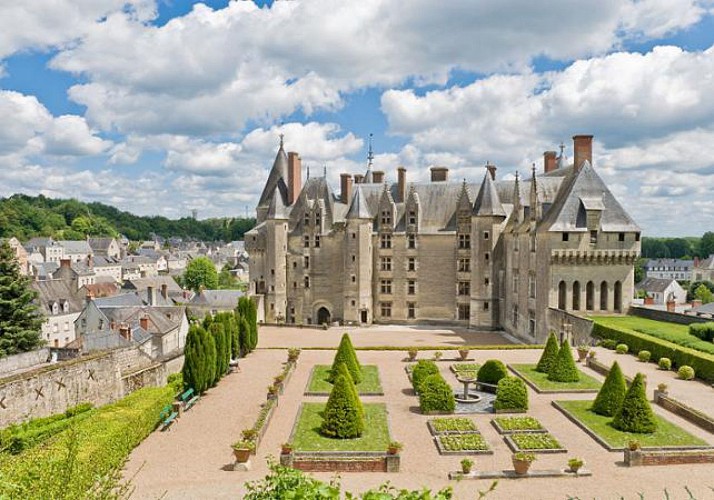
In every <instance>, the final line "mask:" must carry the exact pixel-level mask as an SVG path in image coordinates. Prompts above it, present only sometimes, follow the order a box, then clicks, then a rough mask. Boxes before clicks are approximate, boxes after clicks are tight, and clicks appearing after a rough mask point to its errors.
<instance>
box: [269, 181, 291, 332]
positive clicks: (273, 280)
mask: <svg viewBox="0 0 714 500" xmlns="http://www.w3.org/2000/svg"><path fill="white" fill-rule="evenodd" d="M265 226H266V252H265V284H266V288H265V321H266V322H268V323H276V322H278V321H285V319H286V308H287V269H286V262H287V261H286V257H287V248H288V215H287V210H286V207H285V205H284V204H283V200H282V196H281V195H280V193H279V192H278V191H277V190H276V191H275V192H274V193H273V197H272V198H271V200H270V204H269V205H268V210H267V211H266V219H265Z"/></svg>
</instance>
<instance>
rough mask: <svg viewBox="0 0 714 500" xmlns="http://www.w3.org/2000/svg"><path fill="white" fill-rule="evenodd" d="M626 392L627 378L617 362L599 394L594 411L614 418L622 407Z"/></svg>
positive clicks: (594, 403) (594, 404)
mask: <svg viewBox="0 0 714 500" xmlns="http://www.w3.org/2000/svg"><path fill="white" fill-rule="evenodd" d="M626 392H627V384H626V383H625V376H624V375H623V374H622V370H621V369H620V365H619V364H618V363H617V361H615V362H614V363H613V364H612V367H611V368H610V373H608V374H607V377H606V378H605V382H604V383H603V384H602V387H601V388H600V391H599V392H598V393H597V397H596V398H595V401H594V402H593V407H592V411H594V412H595V413H597V414H599V415H605V416H607V417H613V416H614V415H615V414H616V413H617V411H618V410H619V409H620V407H621V406H622V401H623V400H624V399H625V393H626Z"/></svg>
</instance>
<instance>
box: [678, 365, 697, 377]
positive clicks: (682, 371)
mask: <svg viewBox="0 0 714 500" xmlns="http://www.w3.org/2000/svg"><path fill="white" fill-rule="evenodd" d="M677 376H678V377H679V378H681V379H682V380H692V379H693V378H694V369H693V368H692V367H691V366H687V365H682V366H680V367H679V370H677Z"/></svg>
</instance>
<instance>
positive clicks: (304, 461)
mask: <svg viewBox="0 0 714 500" xmlns="http://www.w3.org/2000/svg"><path fill="white" fill-rule="evenodd" d="M399 462H400V458H399V454H396V455H389V454H387V453H374V452H314V453H307V452H300V453H297V452H293V453H287V454H282V455H281V456H280V463H281V464H282V465H284V466H286V467H292V468H294V469H298V470H302V471H305V472H399Z"/></svg>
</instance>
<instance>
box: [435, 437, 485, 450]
mask: <svg viewBox="0 0 714 500" xmlns="http://www.w3.org/2000/svg"><path fill="white" fill-rule="evenodd" d="M434 439H435V441H436V447H437V448H438V450H439V453H440V454H442V455H471V454H474V453H478V454H481V453H486V454H491V453H493V451H492V450H491V448H490V447H489V445H488V443H487V442H486V440H485V439H484V437H483V436H482V435H481V434H478V433H471V434H446V435H440V436H437V437H435V438H434Z"/></svg>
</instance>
